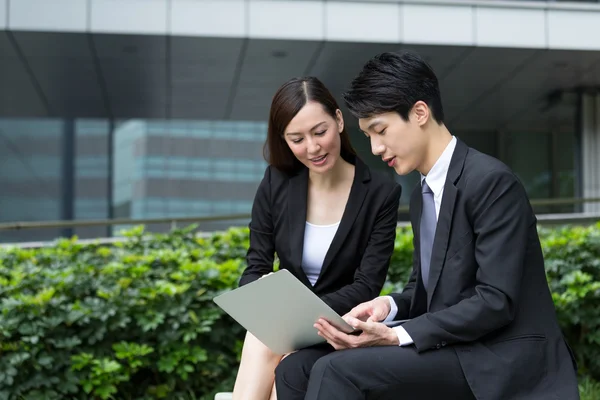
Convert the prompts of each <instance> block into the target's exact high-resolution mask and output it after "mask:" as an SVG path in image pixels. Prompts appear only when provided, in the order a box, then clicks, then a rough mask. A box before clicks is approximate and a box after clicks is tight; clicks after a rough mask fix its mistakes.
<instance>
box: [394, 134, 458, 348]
mask: <svg viewBox="0 0 600 400" xmlns="http://www.w3.org/2000/svg"><path fill="white" fill-rule="evenodd" d="M455 148H456V137H454V136H452V140H450V143H448V146H446V149H445V150H444V152H443V153H442V155H441V156H440V158H438V160H437V161H436V162H435V164H434V165H433V167H432V168H431V170H430V171H429V174H427V176H425V175H421V185H423V181H426V182H427V185H428V186H429V188H430V189H431V191H432V192H433V201H434V203H435V216H436V219H437V218H439V215H440V207H441V206H442V196H443V195H444V185H445V184H446V175H448V169H449V168H450V161H451V160H452V155H453V154H454V149H455ZM385 297H387V298H388V300H389V302H390V306H391V310H390V314H389V315H388V316H387V318H386V319H385V321H386V322H387V321H392V320H393V319H394V318H395V317H396V314H397V313H398V306H396V302H395V301H394V299H392V297H391V296H385ZM392 329H394V330H395V331H396V334H397V335H398V340H399V341H400V346H408V345H411V344H413V340H412V338H411V337H410V335H409V334H408V332H406V330H405V329H404V328H403V327H402V326H396V327H394V328H392Z"/></svg>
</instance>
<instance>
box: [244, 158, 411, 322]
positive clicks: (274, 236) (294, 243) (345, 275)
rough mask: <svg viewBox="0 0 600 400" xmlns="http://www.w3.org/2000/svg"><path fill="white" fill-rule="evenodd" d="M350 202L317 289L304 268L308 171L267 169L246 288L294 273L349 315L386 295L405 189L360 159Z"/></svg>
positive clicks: (259, 192) (254, 220) (253, 231)
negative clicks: (275, 274)
mask: <svg viewBox="0 0 600 400" xmlns="http://www.w3.org/2000/svg"><path fill="white" fill-rule="evenodd" d="M352 162H353V163H354V164H355V167H356V168H355V173H354V180H353V182H352V188H351V190H350V197H349V199H348V202H347V204H346V208H345V210H344V213H343V216H342V220H341V222H340V225H339V227H338V230H337V232H336V234H335V236H334V238H333V241H332V243H331V246H330V248H329V250H328V252H327V254H326V256H325V260H324V262H323V267H322V269H321V273H320V275H319V278H318V279H317V281H316V283H315V285H314V287H313V286H312V285H311V284H310V282H309V280H308V278H307V277H306V275H305V273H304V271H303V269H302V266H301V262H302V251H303V247H304V246H303V244H304V243H303V242H304V227H305V226H306V203H307V192H308V169H306V168H303V169H302V170H301V171H300V172H299V173H297V174H295V175H291V176H290V175H288V174H286V173H283V172H281V171H279V170H277V169H276V168H274V167H271V166H269V167H267V169H266V171H265V175H264V178H263V179H262V181H261V183H260V185H259V187H258V190H257V192H256V196H255V199H254V204H253V206H252V217H251V222H250V225H249V226H250V246H249V249H248V252H247V255H246V261H247V263H248V265H247V267H246V269H245V271H244V272H243V274H242V277H241V279H240V286H242V285H245V284H247V283H250V282H252V281H255V280H257V279H258V278H260V277H261V276H263V275H266V274H268V273H269V272H272V271H273V260H274V254H275V253H277V256H278V257H279V260H280V269H281V268H285V269H288V270H289V271H290V272H291V273H292V274H294V275H295V276H296V277H297V278H298V279H299V280H300V281H301V282H303V283H304V284H305V285H306V286H307V287H308V288H310V289H311V290H312V291H313V292H314V293H315V294H317V295H318V296H319V297H320V298H321V299H323V301H325V303H327V304H328V305H329V306H330V307H331V308H332V309H334V310H335V311H336V312H338V313H339V314H340V315H343V314H345V313H347V312H348V311H350V310H351V309H352V308H353V307H355V306H356V305H358V304H360V303H362V302H365V301H369V300H372V299H373V298H375V297H377V296H378V295H379V293H380V292H381V289H382V287H383V284H384V283H385V278H386V275H387V271H388V267H389V263H390V258H391V256H392V252H393V250H394V240H395V238H396V224H397V218H398V203H399V200H400V194H401V192H402V188H401V186H400V185H399V184H397V183H396V182H394V181H393V180H392V178H391V177H389V176H386V175H385V174H383V173H382V172H378V171H371V170H370V169H369V168H368V167H367V166H366V165H365V164H364V163H363V162H362V161H361V160H360V159H359V158H358V157H355V158H354V160H352Z"/></svg>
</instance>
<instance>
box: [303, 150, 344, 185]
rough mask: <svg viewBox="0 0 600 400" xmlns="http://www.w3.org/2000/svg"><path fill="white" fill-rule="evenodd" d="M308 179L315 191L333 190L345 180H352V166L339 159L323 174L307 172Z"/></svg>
mask: <svg viewBox="0 0 600 400" xmlns="http://www.w3.org/2000/svg"><path fill="white" fill-rule="evenodd" d="M308 178H309V181H310V184H311V185H312V186H313V188H315V189H318V190H320V189H323V190H328V189H333V188H335V187H337V186H339V185H341V184H343V183H344V182H346V181H347V180H352V179H354V165H352V164H350V163H349V162H348V161H346V160H344V159H343V158H342V157H340V158H339V159H338V160H337V162H336V163H335V165H334V166H333V168H331V169H330V170H329V171H327V172H326V173H323V174H318V173H315V172H312V171H309V173H308Z"/></svg>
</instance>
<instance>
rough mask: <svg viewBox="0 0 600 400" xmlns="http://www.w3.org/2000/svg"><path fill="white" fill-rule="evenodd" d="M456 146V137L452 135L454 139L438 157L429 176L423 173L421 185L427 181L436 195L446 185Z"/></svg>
mask: <svg viewBox="0 0 600 400" xmlns="http://www.w3.org/2000/svg"><path fill="white" fill-rule="evenodd" d="M455 148H456V137H455V136H452V140H450V143H448V145H447V146H446V148H445V149H444V152H443V153H442V155H441V156H440V158H438V159H437V161H436V162H435V164H433V167H431V170H430V171H429V174H427V176H425V175H423V174H421V185H423V181H424V180H425V181H427V185H428V186H429V188H430V189H431V191H432V192H433V194H434V196H437V195H438V194H440V193H441V192H442V189H443V188H444V185H445V184H446V175H448V169H449V168H450V161H452V154H454V149H455Z"/></svg>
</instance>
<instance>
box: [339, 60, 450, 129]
mask: <svg viewBox="0 0 600 400" xmlns="http://www.w3.org/2000/svg"><path fill="white" fill-rule="evenodd" d="M343 97H344V101H345V103H346V105H347V106H348V109H349V110H350V112H351V113H352V114H353V115H354V116H355V117H356V118H369V117H371V116H373V115H377V114H382V113H385V112H394V111H395V112H397V113H398V114H399V115H400V116H401V117H402V119H404V120H405V121H407V120H408V114H409V112H410V110H411V109H412V107H413V106H414V105H415V103H416V102H417V101H419V100H421V101H423V102H425V103H427V105H428V106H429V108H430V110H431V114H432V116H433V118H434V119H435V121H437V123H438V124H441V123H442V122H444V109H443V108H442V99H441V96H440V88H439V85H438V80H437V77H436V76H435V73H434V72H433V69H431V67H430V66H429V64H427V63H426V62H425V60H423V59H422V58H421V57H420V56H418V55H417V54H415V53H410V52H405V53H391V52H386V53H381V54H378V55H376V56H375V57H373V58H372V59H370V60H369V61H368V62H367V63H366V64H365V66H364V67H363V69H362V71H360V73H359V74H358V76H357V77H356V78H354V80H353V81H352V83H351V85H350V89H349V90H348V91H347V92H346V93H344V95H343Z"/></svg>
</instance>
